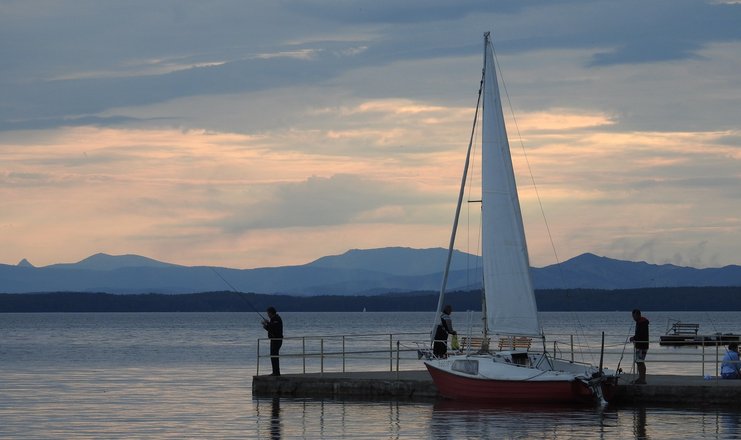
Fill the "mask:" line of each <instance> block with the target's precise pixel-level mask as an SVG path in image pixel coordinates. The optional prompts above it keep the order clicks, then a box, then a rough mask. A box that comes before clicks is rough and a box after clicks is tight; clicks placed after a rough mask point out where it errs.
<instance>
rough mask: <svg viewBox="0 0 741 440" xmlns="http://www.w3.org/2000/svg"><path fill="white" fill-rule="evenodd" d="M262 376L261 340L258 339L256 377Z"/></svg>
mask: <svg viewBox="0 0 741 440" xmlns="http://www.w3.org/2000/svg"><path fill="white" fill-rule="evenodd" d="M259 375H260V338H257V370H256V371H255V376H259Z"/></svg>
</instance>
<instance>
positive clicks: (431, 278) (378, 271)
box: [0, 247, 741, 296]
mask: <svg viewBox="0 0 741 440" xmlns="http://www.w3.org/2000/svg"><path fill="white" fill-rule="evenodd" d="M446 257H447V250H445V249H442V248H432V249H411V248H402V247H390V248H380V249H365V250H359V249H354V250H350V251H347V252H345V253H344V254H341V255H332V256H326V257H322V258H319V259H318V260H315V261H312V262H310V263H308V264H304V265H297V266H281V267H265V268H257V269H232V268H225V267H212V266H181V265H177V264H171V263H166V262H161V261H157V260H153V259H151V258H147V257H143V256H139V255H108V254H102V253H101V254H95V255H92V256H90V257H88V258H85V259H84V260H81V261H79V262H77V263H65V264H53V265H49V266H43V267H35V266H33V265H32V264H31V263H30V262H28V261H27V260H26V259H23V260H22V261H21V262H20V263H18V264H17V265H6V264H0V293H37V292H62V291H70V292H107V293H115V294H136V293H169V294H178V293H195V292H213V291H224V290H239V291H241V292H255V293H268V294H288V295H302V296H308V295H374V294H383V293H389V292H413V291H437V290H439V289H440V283H441V280H442V268H443V265H444V262H445V259H446ZM480 268H481V261H480V258H479V257H476V256H473V255H470V254H466V253H463V252H459V251H456V252H454V254H453V258H452V264H451V272H450V276H449V281H448V290H470V289H474V288H477V287H478V286H479V285H480V279H481V269H480ZM531 273H532V276H533V282H534V284H535V288H536V289H541V290H542V289H603V290H617V289H637V288H646V287H706V286H715V287H722V286H741V266H737V265H730V266H725V267H721V268H706V269H696V268H692V267H681V266H675V265H672V264H661V265H656V264H649V263H646V262H633V261H623V260H615V259H611V258H607V257H600V256H597V255H594V254H590V253H586V254H582V255H579V256H577V257H574V258H572V259H570V260H567V261H564V262H562V263H560V264H554V265H551V266H546V267H542V268H532V272H531Z"/></svg>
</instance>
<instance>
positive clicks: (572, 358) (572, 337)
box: [569, 335, 605, 362]
mask: <svg viewBox="0 0 741 440" xmlns="http://www.w3.org/2000/svg"><path fill="white" fill-rule="evenodd" d="M569 336H570V337H571V362H574V335H569ZM602 337H603V338H604V337H605V336H604V335H602ZM582 359H584V358H582Z"/></svg>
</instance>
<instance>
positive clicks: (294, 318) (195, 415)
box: [0, 312, 741, 439]
mask: <svg viewBox="0 0 741 440" xmlns="http://www.w3.org/2000/svg"><path fill="white" fill-rule="evenodd" d="M281 315H282V316H283V319H284V322H285V325H286V336H287V337H297V336H307V335H327V334H334V335H341V334H355V335H358V334H369V333H394V334H401V333H406V332H410V333H411V332H419V333H424V332H426V331H428V329H429V328H430V326H431V325H432V324H431V319H432V317H431V316H430V314H429V313H284V314H281ZM647 316H648V317H649V319H651V321H652V339H655V338H657V337H658V335H660V334H662V333H663V332H664V330H665V328H666V325H667V323H668V322H670V321H673V320H682V321H685V322H697V323H700V324H701V329H702V330H703V331H704V332H707V333H712V332H716V331H721V332H731V331H733V332H737V333H738V332H739V329H740V328H741V323H740V322H739V321H741V313H738V312H733V313H718V312H712V313H706V312H701V313H699V312H698V313H691V312H690V313H687V312H684V313H683V312H671V313H658V312H651V313H647ZM541 317H542V324H543V326H544V328H545V330H546V332H548V333H563V334H569V333H573V332H574V328H573V325H572V324H571V323H573V322H578V323H579V324H580V325H581V327H582V328H583V329H584V332H585V333H590V334H596V333H598V332H599V331H605V332H606V333H607V336H606V341H607V344H606V345H607V346H608V350H609V349H612V352H613V354H612V355H611V356H608V357H607V359H608V360H607V362H606V364H607V365H608V366H611V367H614V364H616V363H617V362H618V361H619V360H620V357H622V356H621V355H622V353H623V351H622V348H623V347H624V345H625V338H626V337H627V336H628V335H629V334H630V333H631V331H632V328H631V320H630V314H629V313H628V312H611V313H601V312H600V313H580V314H578V315H575V314H569V313H555V312H554V313H543V314H542V315H541ZM454 319H455V323H456V326H457V328H458V330H459V332H464V333H465V332H466V328H467V327H468V323H469V322H471V323H472V324H471V325H472V326H473V323H476V322H478V316H474V315H471V316H469V315H467V314H465V313H455V314H454ZM567 322H568V323H569V324H568V325H567V324H566V323H567ZM261 337H264V331H263V330H262V328H261V327H260V325H259V317H257V316H256V315H255V314H246V313H234V314H232V313H203V314H201V313H192V314H190V313H188V314H186V313H170V314H157V313H138V314H137V313H132V314H114V313H106V314H94V313H91V314H0V438H12V439H59V438H75V439H85V438H96V439H99V438H151V439H161V438H284V439H289V438H353V439H361V438H368V439H377V438H435V439H437V438H440V439H447V438H450V439H459V438H550V439H567V438H568V439H570V438H607V439H623V438H646V439H650V438H652V439H661V438H667V439H672V438H695V439H708V438H740V437H741V412H740V411H736V410H728V409H723V408H710V409H707V408H706V409H693V408H691V407H689V408H688V407H681V408H669V407H646V408H632V407H631V408H625V407H622V408H621V407H611V406H608V407H607V408H605V409H599V408H596V407H595V408H591V407H553V406H551V407H532V406H528V407H502V406H497V407H487V406H466V405H461V404H459V403H453V402H449V401H439V402H434V403H433V402H424V403H409V402H359V401H345V402H339V401H333V400H312V399H253V397H252V395H251V381H252V375H254V374H255V371H256V352H257V338H261ZM414 338H416V336H412V335H409V336H405V337H402V341H403V342H402V343H401V347H402V349H403V348H411V349H413V348H414V343H413V342H412V340H413V339H414ZM587 339H588V342H590V343H594V342H595V341H598V339H599V337H596V336H590V337H588V338H587ZM358 340H362V338H358V339H357V340H353V339H352V338H349V339H347V340H346V344H348V345H353V344H358ZM381 340H383V338H381ZM314 343H316V340H314V339H312V338H309V341H308V342H307V341H306V340H301V339H296V340H293V341H287V342H286V346H284V352H287V353H294V352H297V351H300V347H301V344H304V346H305V345H306V344H308V345H311V344H314ZM373 343H374V342H367V343H366V342H364V344H373ZM326 344H327V345H326V346H325V348H326V347H331V345H332V342H330V341H329V339H328V340H327V342H326ZM387 344H388V343H387ZM327 350H329V348H327ZM629 350H630V347H629V346H628V351H629ZM690 350H694V351H693V353H694V354H697V353H699V352H698V350H697V349H690ZM263 353H264V352H263ZM674 353H676V350H673V349H670V348H663V347H659V346H658V344H652V348H651V352H650V356H656V357H659V356H661V355H662V354H666V355H668V356H671V355H672V354H674ZM681 356H682V357H685V356H686V354H681ZM622 362H623V367H624V368H625V367H628V368H629V366H630V359H629V357H626V358H625V359H624V360H623V361H622ZM355 363H356V364H358V363H359V364H360V367H363V366H364V365H367V366H368V368H373V369H388V368H389V362H388V361H387V360H383V359H382V360H381V361H380V362H379V361H377V360H373V359H361V360H356V361H355ZM282 365H283V370H284V372H287V373H291V372H296V373H297V372H300V371H302V369H303V368H305V366H304V365H305V364H304V363H303V361H302V360H301V359H299V358H288V359H285V360H284V361H283V362H282ZM319 365H320V364H319V361H318V360H316V359H314V360H311V361H310V362H309V363H308V366H307V367H306V368H308V369H309V370H314V371H316V369H317V368H319ZM649 365H650V367H649V379H650V374H651V372H657V371H656V370H657V369H659V370H660V369H661V368H662V367H660V366H659V365H658V364H649ZM324 367H325V368H326V369H327V370H331V369H337V368H340V364H339V363H338V362H337V361H335V362H332V361H327V362H326V363H325V364H324ZM400 367H401V368H402V369H419V368H421V365H420V364H419V363H418V362H417V361H416V357H415V356H413V355H412V354H411V353H410V354H409V355H408V356H406V355H405V357H404V359H403V360H402V362H401V366H400ZM260 368H261V370H260V371H261V373H265V372H269V362H268V361H267V360H263V361H262V362H261V365H260ZM663 368H666V369H676V368H678V367H676V366H675V365H673V364H668V366H666V367H663ZM681 368H685V367H681ZM661 372H664V371H661ZM689 374H695V373H694V372H692V373H689ZM697 374H700V373H697Z"/></svg>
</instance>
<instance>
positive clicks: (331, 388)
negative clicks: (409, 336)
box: [252, 370, 741, 407]
mask: <svg viewBox="0 0 741 440" xmlns="http://www.w3.org/2000/svg"><path fill="white" fill-rule="evenodd" d="M633 378H634V377H633V376H631V375H627V374H626V375H623V376H621V377H620V382H619V383H618V388H617V391H616V394H615V397H614V399H613V400H612V403H613V404H631V405H633V404H635V405H638V404H691V405H700V406H702V405H726V406H729V405H730V406H736V407H738V406H741V399H739V395H740V394H739V393H740V392H741V380H723V379H717V378H712V379H709V380H706V379H704V378H702V377H694V376H674V375H651V374H649V375H648V377H647V381H648V384H646V385H632V384H630V383H629V382H630V381H631V380H633ZM252 395H253V396H254V397H275V396H280V397H309V398H354V399H368V400H410V401H433V400H435V399H436V398H437V388H435V385H434V384H433V383H432V378H430V375H429V374H428V373H427V371H426V370H418V371H400V372H381V371H375V372H353V373H313V374H286V375H283V376H279V377H275V376H253V378H252Z"/></svg>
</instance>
